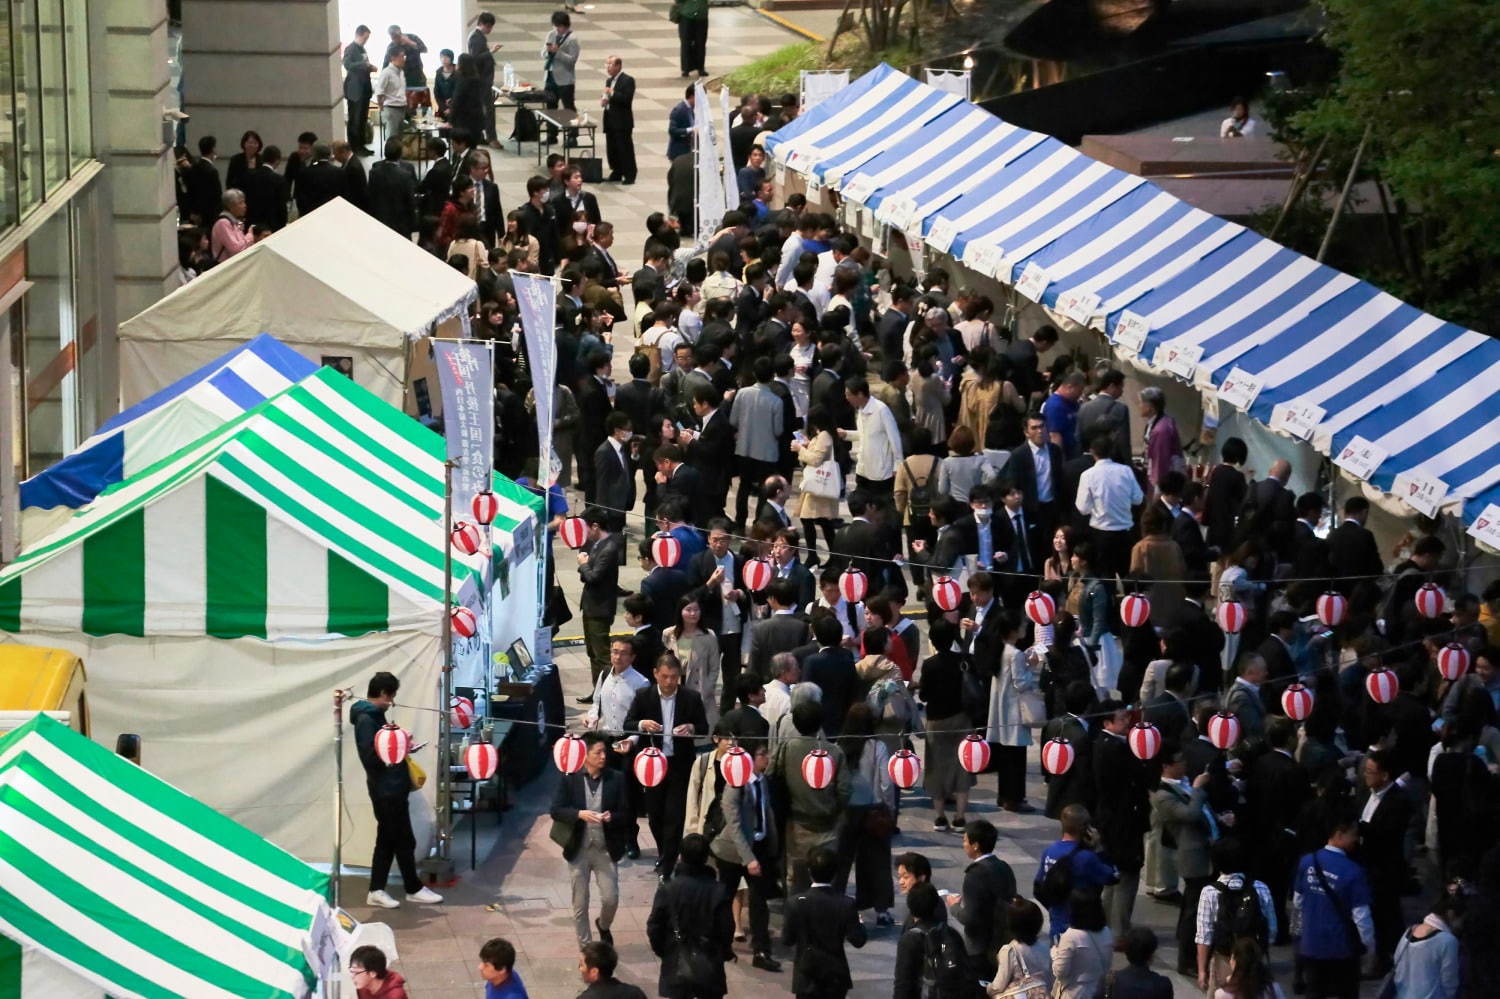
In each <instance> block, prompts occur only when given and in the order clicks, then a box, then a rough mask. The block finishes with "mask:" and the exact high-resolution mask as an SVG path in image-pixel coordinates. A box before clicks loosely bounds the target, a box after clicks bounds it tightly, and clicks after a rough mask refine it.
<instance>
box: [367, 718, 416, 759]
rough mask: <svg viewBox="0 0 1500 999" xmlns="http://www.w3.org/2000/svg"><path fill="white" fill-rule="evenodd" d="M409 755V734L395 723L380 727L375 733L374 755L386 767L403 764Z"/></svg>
mask: <svg viewBox="0 0 1500 999" xmlns="http://www.w3.org/2000/svg"><path fill="white" fill-rule="evenodd" d="M409 753H411V733H410V732H408V731H406V729H404V728H402V727H401V726H400V725H397V724H396V723H395V722H391V723H390V724H388V725H382V726H381V727H380V731H378V732H376V733H375V755H376V756H378V757H380V762H381V763H384V764H385V765H386V766H388V767H394V766H395V765H396V764H398V763H401V762H404V761H405V759H406V757H407V755H408V754H409Z"/></svg>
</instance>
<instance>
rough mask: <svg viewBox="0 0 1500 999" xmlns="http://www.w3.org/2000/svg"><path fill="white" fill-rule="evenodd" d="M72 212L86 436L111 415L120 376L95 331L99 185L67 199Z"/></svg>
mask: <svg viewBox="0 0 1500 999" xmlns="http://www.w3.org/2000/svg"><path fill="white" fill-rule="evenodd" d="M68 207H69V208H70V209H72V212H73V261H74V265H73V270H74V275H73V276H74V280H73V292H74V302H75V305H74V308H73V313H74V329H75V330H76V331H77V338H78V429H79V431H80V434H79V436H80V437H85V438H86V437H88V435H89V434H91V433H93V432H94V431H95V430H97V429H98V427H99V424H100V423H102V422H104V419H105V417H107V416H111V415H113V414H114V411H115V406H116V405H117V404H118V403H117V399H118V397H119V379H118V378H114V377H111V374H112V372H113V370H114V364H113V346H114V345H113V343H112V342H110V341H109V339H108V338H104V337H100V335H99V323H100V321H99V299H100V286H101V284H102V283H103V282H104V281H105V280H106V277H105V274H106V272H105V270H104V268H102V267H100V266H99V254H100V252H101V250H102V248H103V246H104V243H105V240H104V239H102V238H101V234H100V198H99V185H98V184H97V183H93V184H90V185H89V186H88V187H87V188H86V189H84V190H83V191H81V192H80V193H79V194H78V195H76V196H75V197H74V198H72V199H71V200H70V201H69V202H68Z"/></svg>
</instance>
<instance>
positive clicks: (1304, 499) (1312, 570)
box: [1292, 493, 1333, 592]
mask: <svg viewBox="0 0 1500 999" xmlns="http://www.w3.org/2000/svg"><path fill="white" fill-rule="evenodd" d="M1322 519H1323V497H1322V495H1320V494H1319V493H1303V494H1302V495H1301V496H1298V497H1297V522H1296V523H1295V524H1293V525H1292V576H1293V578H1295V579H1301V580H1314V581H1315V582H1306V583H1303V584H1302V586H1303V588H1304V589H1306V590H1308V591H1309V592H1313V591H1322V590H1325V589H1327V577H1328V576H1331V575H1332V574H1333V571H1332V569H1331V568H1330V567H1329V564H1328V542H1327V541H1324V540H1323V539H1322V538H1320V537H1318V535H1317V528H1318V522H1319V521H1321V520H1322Z"/></svg>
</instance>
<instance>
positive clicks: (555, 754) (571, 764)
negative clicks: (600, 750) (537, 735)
mask: <svg viewBox="0 0 1500 999" xmlns="http://www.w3.org/2000/svg"><path fill="white" fill-rule="evenodd" d="M587 755H588V745H587V744H586V743H585V742H584V741H583V740H582V739H581V738H579V737H578V736H576V735H564V736H562V737H561V738H559V739H558V740H557V741H556V742H554V743H553V744H552V762H553V763H555V764H557V769H559V770H561V771H562V772H563V773H565V774H576V773H577V772H578V771H580V770H582V769H583V758H584V757H585V756H587Z"/></svg>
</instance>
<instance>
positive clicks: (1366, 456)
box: [1333, 434, 1390, 482]
mask: <svg viewBox="0 0 1500 999" xmlns="http://www.w3.org/2000/svg"><path fill="white" fill-rule="evenodd" d="M1389 456H1390V452H1389V451H1387V450H1386V449H1385V448H1383V447H1381V446H1380V445H1378V444H1375V443H1374V442H1372V441H1367V440H1365V439H1364V438H1363V437H1360V436H1359V435H1358V434H1356V435H1354V437H1353V438H1352V439H1350V441H1349V443H1348V444H1345V445H1344V446H1343V448H1341V449H1340V450H1339V453H1338V454H1336V455H1334V456H1333V463H1334V464H1335V465H1337V466H1338V467H1339V468H1342V469H1343V470H1344V471H1346V472H1348V473H1349V474H1350V475H1352V476H1354V477H1355V478H1356V479H1363V480H1365V481H1366V482H1368V481H1369V480H1370V476H1372V475H1374V474H1375V469H1377V468H1379V467H1380V463H1381V462H1383V461H1385V459H1386V458H1388V457H1389Z"/></svg>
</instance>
